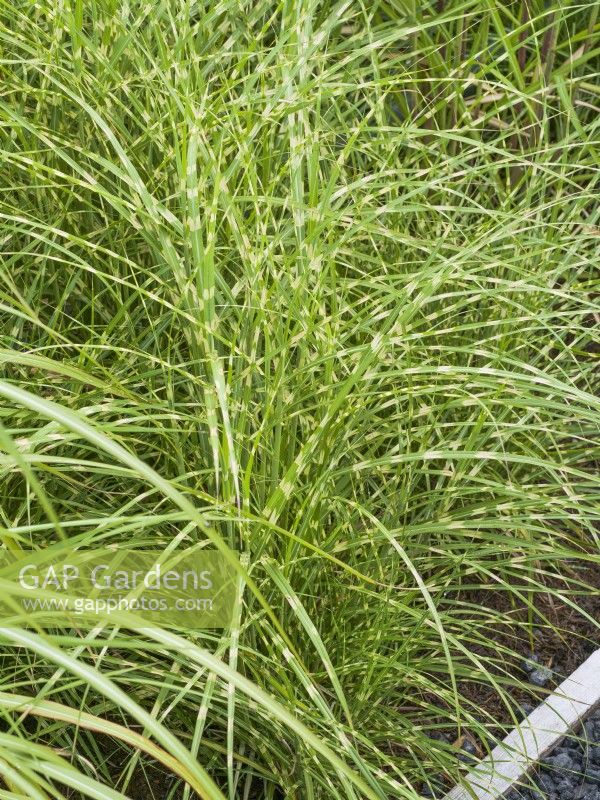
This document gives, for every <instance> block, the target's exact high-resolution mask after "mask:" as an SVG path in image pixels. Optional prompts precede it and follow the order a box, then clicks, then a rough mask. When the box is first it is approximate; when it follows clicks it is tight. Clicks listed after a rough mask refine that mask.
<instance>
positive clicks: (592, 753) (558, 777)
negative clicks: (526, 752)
mask: <svg viewBox="0 0 600 800" xmlns="http://www.w3.org/2000/svg"><path fill="white" fill-rule="evenodd" d="M504 800H600V710H599V711H596V712H595V713H594V714H592V716H591V717H590V718H589V719H588V720H587V722H586V723H585V724H584V726H583V728H582V730H581V731H579V734H578V735H571V736H569V737H567V738H566V739H564V740H563V741H562V742H561V743H560V744H559V745H558V746H557V747H555V748H554V750H553V751H552V752H551V753H549V754H548V755H547V756H546V757H545V758H543V759H542V761H541V763H540V766H539V768H538V769H536V771H535V772H534V773H533V774H532V775H531V776H530V778H529V779H528V781H527V785H526V786H522V787H520V788H518V789H512V790H511V791H510V792H508V794H506V795H505V798H504Z"/></svg>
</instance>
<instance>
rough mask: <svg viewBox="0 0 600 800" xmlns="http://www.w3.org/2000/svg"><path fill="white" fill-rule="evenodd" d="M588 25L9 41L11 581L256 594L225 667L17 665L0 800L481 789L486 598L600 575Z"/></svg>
mask: <svg viewBox="0 0 600 800" xmlns="http://www.w3.org/2000/svg"><path fill="white" fill-rule="evenodd" d="M598 7H599V4H598V2H597V0H588V1H587V2H585V3H574V2H569V1H567V0H562V2H557V0H551V2H549V3H544V2H542V0H522V2H521V1H519V2H510V1H505V0H448V2H444V0H438V2H437V3H436V2H431V1H430V2H425V3H416V2H415V0H381V2H379V0H375V2H374V3H373V4H370V3H367V4H364V3H361V2H357V1H355V0H341V2H317V0H284V2H282V3H277V2H271V0H255V2H242V1H241V0H237V2H236V1H231V0H219V1H218V2H215V3H199V2H191V1H189V0H179V2H171V0H157V1H156V0H150V2H148V3H146V4H144V3H138V2H137V1H136V0H131V2H128V1H127V0H91V2H89V3H87V4H84V3H83V2H82V0H40V1H39V2H35V3H34V2H30V1H29V0H16V3H15V4H12V3H8V2H3V3H2V6H1V12H0V17H1V21H0V26H1V27H0V48H1V49H0V74H1V78H2V82H1V85H0V122H1V128H0V149H1V154H2V173H1V174H2V183H1V186H0V188H1V194H0V219H1V225H2V232H1V237H0V239H1V242H2V262H1V266H0V278H1V284H0V292H1V294H0V335H1V341H0V361H1V364H2V379H1V381H0V397H1V398H2V402H1V407H0V422H1V427H0V448H1V453H0V468H1V472H2V481H1V484H0V514H1V518H0V524H1V525H2V529H1V530H0V535H1V537H2V540H3V543H4V545H5V546H7V547H11V548H18V547H24V548H27V547H34V548H38V547H44V546H46V545H48V544H49V543H51V542H53V541H56V540H57V539H59V538H61V537H62V538H67V537H68V538H70V539H72V540H73V542H77V543H81V544H85V545H88V546H92V545H98V544H100V543H102V544H108V543H112V544H126V545H127V546H131V547H145V546H147V545H148V544H149V543H151V544H152V545H153V546H157V545H159V544H161V543H162V544H164V545H167V544H173V543H177V542H181V543H184V542H185V541H188V542H189V541H199V540H207V541H211V542H212V545H214V544H217V546H221V547H223V546H229V547H232V548H234V549H236V550H241V551H243V552H245V553H247V554H248V557H249V567H248V573H249V574H247V575H244V577H243V578H241V579H240V580H241V581H242V583H241V587H240V588H241V589H243V603H241V604H240V606H239V608H238V609H237V620H236V624H235V626H234V628H233V629H232V630H226V631H198V632H197V633H189V632H187V633H186V632H181V634H180V635H179V636H178V635H177V634H175V633H167V632H160V631H158V630H157V631H154V632H147V631H146V632H141V631H139V630H137V631H136V630H135V629H128V628H127V627H122V628H120V629H116V628H114V627H112V626H109V625H107V626H105V627H104V628H101V629H98V630H96V631H95V632H93V633H89V632H88V633H85V632H81V631H77V630H61V631H52V632H50V633H49V632H46V633H42V632H35V631H32V630H26V629H25V628H23V627H19V626H18V625H17V623H19V622H20V623H21V624H22V623H23V620H22V619H21V620H20V621H19V620H18V619H16V620H14V621H13V622H14V625H13V626H10V625H6V627H3V628H2V629H1V631H0V633H1V635H2V638H3V648H2V656H1V660H0V711H1V713H2V717H3V720H4V723H3V725H2V732H1V733H0V745H1V748H2V751H1V753H0V775H1V776H2V778H3V781H4V783H5V790H2V791H0V797H2V798H14V799H15V800H16V798H21V797H28V798H34V800H45V799H46V798H50V797H62V796H70V797H82V796H89V797H97V798H121V797H123V795H126V796H132V797H134V798H135V800H137V798H142V797H143V798H144V800H146V798H151V797H153V796H155V797H157V798H159V797H160V798H161V800H162V798H167V797H168V798H174V799H175V800H179V799H180V798H182V799H183V800H187V798H188V797H191V796H192V795H191V793H190V790H189V785H191V786H193V787H195V791H196V792H197V794H198V795H200V796H204V797H206V798H211V799H213V798H220V799H221V800H222V798H223V797H225V798H229V799H230V800H233V799H234V798H239V800H253V799H254V800H259V799H260V800H262V799H263V798H264V800H276V798H286V800H287V799H289V800H321V799H322V798H323V799H324V798H328V799H330V798H334V799H335V798H348V799H349V800H358V799H359V798H366V797H369V798H372V799H375V798H378V799H379V800H384V799H385V798H392V797H393V798H396V797H398V798H399V797H415V796H416V794H415V792H417V791H418V789H419V787H420V786H421V783H422V781H423V780H424V779H425V778H427V777H431V776H432V775H433V774H438V773H441V772H444V771H447V774H448V775H449V776H454V777H455V778H456V776H457V774H458V772H457V767H456V765H455V759H454V758H453V756H452V754H451V753H450V752H448V748H447V747H445V746H444V745H443V744H442V743H439V742H434V741H432V740H431V739H430V738H429V737H428V733H429V732H430V728H431V725H432V724H433V723H432V721H434V720H437V723H438V724H441V725H445V726H447V728H448V730H454V729H456V730H457V731H460V730H463V729H464V726H468V727H469V729H470V730H471V731H472V732H474V733H475V734H477V733H478V732H481V730H482V729H483V727H485V726H486V725H488V724H491V723H492V722H493V720H492V719H490V718H488V711H487V710H486V709H479V708H477V705H476V703H473V702H471V701H470V700H469V699H468V698H465V699H464V700H461V691H462V688H461V687H462V681H463V679H464V678H465V677H469V678H470V679H472V680H474V681H476V682H480V683H481V684H482V685H485V686H488V687H489V691H490V692H491V693H492V694H495V695H496V696H497V698H498V700H497V703H498V707H500V705H501V704H503V703H507V704H508V703H509V698H508V694H509V692H510V688H511V686H512V685H513V684H514V683H515V681H516V680H517V679H516V678H515V676H514V675H512V674H510V672H509V671H507V672H506V673H505V672H503V665H504V663H505V656H506V654H505V652H504V651H503V649H502V647H498V648H496V649H495V650H492V651H489V649H488V650H487V651H486V650H485V649H483V646H484V645H486V644H487V643H488V642H489V636H490V631H491V630H492V628H493V626H494V625H496V626H497V628H498V629H499V628H501V626H502V624H503V619H502V618H501V617H500V616H499V615H498V614H497V613H496V612H495V611H494V610H493V606H492V605H491V604H489V603H488V601H487V599H486V598H488V597H489V596H490V595H491V592H492V590H494V591H495V592H500V593H507V594H509V595H510V596H511V597H512V598H513V600H514V603H515V604H520V605H525V606H529V607H530V608H531V610H532V611H531V621H533V620H534V613H533V609H534V607H535V605H536V597H537V596H538V594H539V593H541V592H544V593H546V594H551V595H553V596H554V602H555V603H557V604H559V603H561V602H570V603H574V602H576V598H575V599H569V595H570V592H568V591H567V588H568V586H567V584H566V583H561V581H560V580H559V578H558V577H557V576H559V575H561V574H571V575H572V574H573V573H572V566H573V564H574V563H575V561H576V560H579V562H580V563H582V562H583V561H586V560H587V561H588V562H592V561H594V560H596V561H597V560H598V549H597V546H598V539H597V537H598V527H597V523H598V519H599V518H600V505H599V500H600V478H599V477H598V475H597V474H596V472H595V465H596V464H597V463H598V460H599V459H600V444H599V442H598V429H599V423H600V401H599V400H598V389H599V387H600V376H599V373H598V354H599V351H600V348H599V344H600V336H599V334H598V327H597V322H598V320H599V319H600V317H599V316H598V315H599V314H600V294H599V292H600V276H599V273H598V264H597V258H598V253H599V249H598V242H599V241H600V240H599V238H598V237H599V235H600V222H599V219H598V217H599V209H598V204H597V193H598V147H599V145H600V138H599V132H600V114H599V113H598V112H599V110H600V88H599V84H598V81H597V75H598V68H599V58H598V56H599V53H600V40H599V37H598V31H599V29H600V26H599V24H598V21H597V18H598V17H597V15H598ZM212 545H211V546H212ZM0 585H1V587H2V591H4V592H9V591H10V585H9V584H7V583H6V581H4V582H0ZM573 586H574V585H573V583H571V585H570V589H571V590H572V589H573ZM538 621H539V620H538ZM591 624H592V623H591ZM15 625H16V627H15ZM525 627H527V626H525ZM526 635H528V629H525V628H524V636H526ZM22 695H26V696H28V698H29V699H27V698H24V697H22ZM26 712H27V713H26ZM161 764H162V766H161ZM157 765H158V767H157ZM158 769H161V770H164V771H166V772H168V773H169V775H170V776H173V777H172V780H171V783H169V784H168V788H167V789H161V790H156V789H153V788H152V787H153V785H154V784H153V781H155V780H156V775H157V774H158ZM145 770H151V771H150V772H147V773H146V772H145ZM144 775H147V783H148V787H147V788H146V789H144V790H143V791H142V792H141V793H140V790H136V789H135V787H134V784H136V783H137V784H139V783H140V781H142V782H144V781H145V780H146V779H145V778H144ZM153 776H154V777H153ZM186 781H187V782H188V784H187V788H186ZM65 786H70V787H71V789H70V790H69V791H70V792H71V794H66V793H67V789H65Z"/></svg>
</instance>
